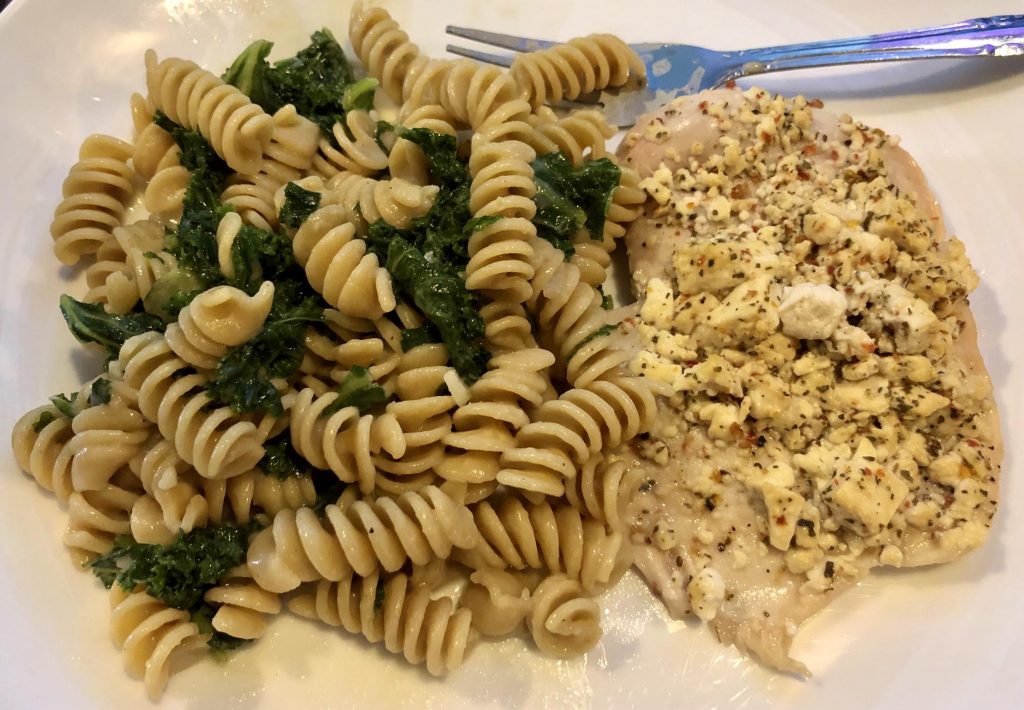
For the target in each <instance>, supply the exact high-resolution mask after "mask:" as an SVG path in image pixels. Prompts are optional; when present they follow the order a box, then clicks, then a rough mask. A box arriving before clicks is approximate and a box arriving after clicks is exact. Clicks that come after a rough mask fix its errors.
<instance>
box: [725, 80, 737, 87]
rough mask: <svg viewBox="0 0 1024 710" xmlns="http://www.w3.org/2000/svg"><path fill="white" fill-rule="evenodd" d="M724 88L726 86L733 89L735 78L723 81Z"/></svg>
mask: <svg viewBox="0 0 1024 710" xmlns="http://www.w3.org/2000/svg"><path fill="white" fill-rule="evenodd" d="M725 88H727V89H735V88H736V80H735V79H729V81H727V82H725Z"/></svg>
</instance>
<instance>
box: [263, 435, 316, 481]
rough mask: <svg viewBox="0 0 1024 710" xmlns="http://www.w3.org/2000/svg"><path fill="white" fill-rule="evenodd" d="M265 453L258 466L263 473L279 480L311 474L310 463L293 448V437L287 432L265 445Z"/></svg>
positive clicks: (269, 440)
mask: <svg viewBox="0 0 1024 710" xmlns="http://www.w3.org/2000/svg"><path fill="white" fill-rule="evenodd" d="M263 449H264V451H265V453H264V454H263V458H261V459H260V462H259V463H258V464H256V465H257V466H259V467H260V469H261V470H262V471H263V473H265V474H267V475H268V476H273V477H274V478H276V479H278V480H281V481H283V480H286V479H288V478H292V477H294V476H302V475H304V474H307V473H309V471H310V466H309V462H308V461H306V459H304V458H303V457H302V456H300V455H299V452H297V451H296V450H295V449H294V448H293V447H292V442H291V436H290V435H289V433H288V432H287V431H286V432H284V433H282V434H278V435H277V436H275V437H274V438H273V439H268V440H267V441H266V442H265V443H264V444H263Z"/></svg>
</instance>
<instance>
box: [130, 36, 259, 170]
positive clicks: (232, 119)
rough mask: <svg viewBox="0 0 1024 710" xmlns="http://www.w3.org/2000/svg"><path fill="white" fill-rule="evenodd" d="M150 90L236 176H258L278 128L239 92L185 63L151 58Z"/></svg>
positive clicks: (160, 106) (159, 104) (149, 53)
mask: <svg viewBox="0 0 1024 710" xmlns="http://www.w3.org/2000/svg"><path fill="white" fill-rule="evenodd" d="M146 86H147V87H148V89H149V96H150V98H151V99H152V101H153V104H154V106H155V107H156V108H158V109H160V110H161V111H163V112H164V113H165V114H167V117H168V118H170V119H171V120H172V121H174V122H175V123H177V124H179V125H182V126H184V127H185V128H189V129H193V130H197V131H199V132H200V133H201V134H202V135H203V138H205V139H206V140H208V141H209V142H210V145H211V146H212V147H213V149H214V150H215V151H216V152H217V155H219V156H220V157H221V158H223V159H224V162H226V163H227V164H228V166H229V167H230V168H231V169H232V170H237V171H238V172H240V173H246V174H251V173H256V172H258V171H259V169H260V161H261V160H262V159H263V153H264V151H265V150H266V148H267V145H268V144H269V143H270V137H271V134H272V133H273V131H274V123H273V120H272V119H271V117H270V116H268V115H267V114H266V113H264V111H263V109H261V108H260V107H259V106H257V105H256V104H254V103H252V102H251V101H250V100H249V97H248V96H246V95H245V94H243V93H242V92H241V91H239V90H238V89H236V88H235V87H233V86H231V85H229V84H225V83H224V82H223V81H221V80H220V79H219V78H217V77H216V76H215V75H213V74H211V73H210V72H208V71H206V70H205V69H201V68H200V67H199V66H198V65H197V64H195V63H194V62H190V61H187V60H184V59H165V60H163V61H162V62H161V61H158V60H157V56H156V52H154V51H153V50H149V51H147V52H146Z"/></svg>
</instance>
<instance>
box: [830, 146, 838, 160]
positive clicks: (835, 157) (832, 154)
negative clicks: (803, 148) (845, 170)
mask: <svg viewBox="0 0 1024 710" xmlns="http://www.w3.org/2000/svg"><path fill="white" fill-rule="evenodd" d="M829 157H830V158H832V160H839V151H838V150H836V149H835V148H833V149H832V152H831V153H830V154H829Z"/></svg>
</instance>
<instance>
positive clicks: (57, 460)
mask: <svg viewBox="0 0 1024 710" xmlns="http://www.w3.org/2000/svg"><path fill="white" fill-rule="evenodd" d="M47 419H49V421H48V422H47V421H46V420H47ZM40 423H42V424H43V426H39V424H40ZM72 436H74V432H73V431H72V429H71V419H70V418H69V417H65V416H64V415H63V414H61V413H60V412H59V411H58V410H57V408H56V407H54V406H53V405H49V404H48V405H46V406H43V407H36V408H35V409H31V410H29V411H28V412H25V414H23V415H22V416H21V418H20V419H18V421H17V422H16V423H15V424H14V429H13V430H12V431H11V448H12V449H13V450H14V458H15V460H17V462H18V466H20V467H21V470H23V471H25V473H27V474H29V475H31V476H32V478H34V479H35V481H36V483H38V484H39V485H40V486H41V487H42V488H43V489H45V490H47V491H52V492H53V494H54V495H55V496H57V500H59V501H66V500H67V499H68V497H69V496H70V495H71V492H72V490H73V489H72V486H71V459H72V456H73V452H72V451H71V450H70V449H69V448H68V447H67V443H68V442H69V441H70V440H71V437H72Z"/></svg>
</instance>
